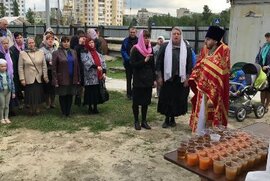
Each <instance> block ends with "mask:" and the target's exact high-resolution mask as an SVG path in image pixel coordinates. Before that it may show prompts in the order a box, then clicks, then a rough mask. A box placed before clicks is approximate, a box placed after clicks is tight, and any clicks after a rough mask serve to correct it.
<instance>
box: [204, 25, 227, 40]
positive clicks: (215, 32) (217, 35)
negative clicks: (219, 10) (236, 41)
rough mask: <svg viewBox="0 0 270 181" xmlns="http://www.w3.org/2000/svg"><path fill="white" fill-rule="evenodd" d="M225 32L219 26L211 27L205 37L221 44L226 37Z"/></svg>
mask: <svg viewBox="0 0 270 181" xmlns="http://www.w3.org/2000/svg"><path fill="white" fill-rule="evenodd" d="M224 33H225V31H224V30H223V29H221V28H220V27H218V26H210V27H209V29H208V31H207V33H206V35H205V37H207V38H211V39H213V40H216V41H218V42H220V40H221V38H222V37H223V36H224Z"/></svg>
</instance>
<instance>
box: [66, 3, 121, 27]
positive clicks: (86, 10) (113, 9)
mask: <svg viewBox="0 0 270 181" xmlns="http://www.w3.org/2000/svg"><path fill="white" fill-rule="evenodd" d="M64 1H65V2H64V7H69V8H66V10H65V9H63V15H64V14H65V15H66V16H70V17H71V18H73V20H74V24H84V23H86V24H87V25H115V26H120V25H123V14H124V1H125V0H64ZM65 5H66V6H65ZM71 6H72V12H71V11H70V7H71ZM67 9H69V10H68V11H67ZM64 11H65V12H64ZM71 18H67V19H71Z"/></svg>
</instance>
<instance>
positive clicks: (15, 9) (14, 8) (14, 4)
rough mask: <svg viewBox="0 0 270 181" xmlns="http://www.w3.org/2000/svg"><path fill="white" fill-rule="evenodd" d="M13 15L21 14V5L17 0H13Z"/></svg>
mask: <svg viewBox="0 0 270 181" xmlns="http://www.w3.org/2000/svg"><path fill="white" fill-rule="evenodd" d="M13 15H14V16H19V5H18V3H17V1H16V0H13Z"/></svg>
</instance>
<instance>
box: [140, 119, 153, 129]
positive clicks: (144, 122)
mask: <svg viewBox="0 0 270 181" xmlns="http://www.w3.org/2000/svg"><path fill="white" fill-rule="evenodd" d="M141 127H142V128H145V129H151V127H150V126H149V125H148V124H147V122H146V121H143V122H142V124H141Z"/></svg>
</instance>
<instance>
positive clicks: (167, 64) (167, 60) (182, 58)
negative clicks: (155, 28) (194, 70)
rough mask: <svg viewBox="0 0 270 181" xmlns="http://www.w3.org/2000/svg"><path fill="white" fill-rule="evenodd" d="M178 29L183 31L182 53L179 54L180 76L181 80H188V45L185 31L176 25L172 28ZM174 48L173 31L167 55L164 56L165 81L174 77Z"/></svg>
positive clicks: (166, 51)
mask: <svg viewBox="0 0 270 181" xmlns="http://www.w3.org/2000/svg"><path fill="white" fill-rule="evenodd" d="M173 30H177V31H179V32H180V33H181V41H180V45H179V46H180V55H179V77H181V82H184V81H185V80H186V78H187V77H186V64H187V46H186V43H185V42H184V38H183V32H182V30H181V29H180V28H179V27H174V28H173V29H172V31H173ZM172 50H173V43H172V32H171V38H170V41H169V43H168V45H167V47H166V49H165V56H164V81H167V80H168V79H170V78H171V77H172Z"/></svg>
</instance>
